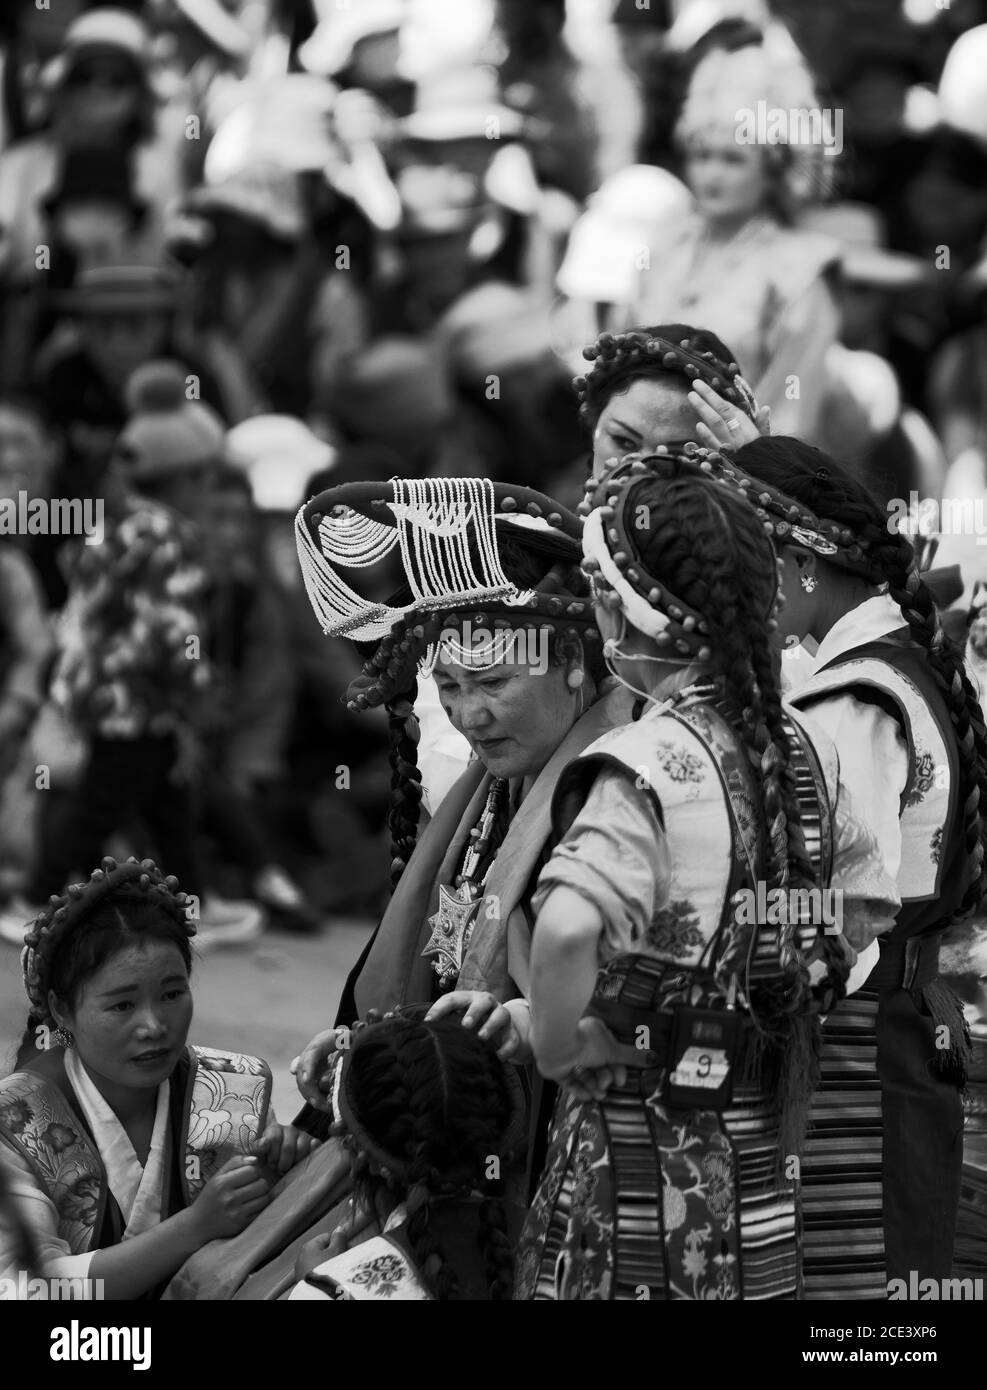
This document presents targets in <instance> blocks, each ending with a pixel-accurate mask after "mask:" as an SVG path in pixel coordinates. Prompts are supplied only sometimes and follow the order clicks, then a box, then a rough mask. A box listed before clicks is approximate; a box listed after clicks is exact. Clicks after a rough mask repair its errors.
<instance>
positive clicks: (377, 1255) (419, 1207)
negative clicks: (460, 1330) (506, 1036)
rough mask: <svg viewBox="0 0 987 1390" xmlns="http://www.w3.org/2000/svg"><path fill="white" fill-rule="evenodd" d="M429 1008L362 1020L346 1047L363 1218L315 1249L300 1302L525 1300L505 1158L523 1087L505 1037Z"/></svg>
mask: <svg viewBox="0 0 987 1390" xmlns="http://www.w3.org/2000/svg"><path fill="white" fill-rule="evenodd" d="M426 1010H427V1006H421V1007H418V1008H411V1009H409V1010H406V1011H405V1010H402V1011H401V1013H399V1014H398V1015H395V1016H391V1017H388V1018H386V1019H384V1020H383V1021H382V1022H379V1023H374V1024H371V1025H368V1026H366V1027H362V1028H360V1029H359V1030H358V1031H356V1032H355V1033H354V1034H353V1035H352V1036H353V1045H352V1046H351V1047H349V1048H347V1049H346V1050H342V1051H339V1052H337V1053H336V1055H335V1059H334V1062H333V1085H332V1110H333V1118H334V1121H335V1124H336V1127H337V1131H338V1132H340V1133H342V1134H344V1135H345V1139H344V1143H345V1144H346V1145H347V1146H348V1147H349V1148H350V1150H351V1151H352V1170H353V1178H354V1184H355V1187H354V1196H353V1198H352V1199H351V1203H350V1216H349V1219H348V1220H347V1221H346V1222H345V1223H343V1224H342V1225H341V1226H338V1227H337V1228H336V1229H335V1231H333V1233H332V1234H331V1235H329V1234H323V1235H320V1236H316V1237H315V1239H314V1240H312V1241H309V1242H308V1243H307V1244H306V1245H305V1246H304V1247H303V1248H302V1251H301V1253H300V1255H299V1257H298V1261H297V1264H296V1269H295V1272H296V1274H297V1276H298V1278H299V1281H300V1282H299V1283H297V1284H296V1285H295V1287H294V1288H293V1289H292V1291H291V1293H290V1294H289V1295H288V1297H289V1298H290V1299H318V1298H325V1299H385V1298H386V1299H395V1298H397V1299H417V1300H426V1299H470V1300H485V1299H504V1300H508V1299H510V1297H511V1284H512V1258H511V1250H512V1243H511V1241H510V1240H509V1237H508V1231H507V1216H506V1211H505V1206H504V1203H503V1201H502V1200H501V1196H500V1193H501V1189H502V1188H503V1183H502V1181H501V1164H502V1163H504V1162H506V1159H507V1156H508V1154H509V1153H510V1151H511V1150H512V1149H515V1148H517V1147H518V1146H520V1145H523V1143H524V1139H525V1102H524V1095H523V1092H522V1088H521V1083H520V1081H519V1080H518V1077H517V1073H516V1071H515V1070H514V1068H513V1067H510V1066H505V1065H504V1064H503V1063H501V1062H500V1061H498V1059H497V1056H496V1054H495V1052H494V1049H493V1046H492V1045H491V1044H489V1043H486V1042H483V1041H482V1040H481V1039H480V1038H479V1037H478V1036H477V1035H476V1034H475V1033H472V1032H470V1031H469V1030H467V1029H465V1028H462V1027H461V1026H460V1024H459V1020H458V1019H455V1018H439V1019H423V1017H422V1015H423V1014H425V1013H426ZM514 1234H516V1232H515V1233H514Z"/></svg>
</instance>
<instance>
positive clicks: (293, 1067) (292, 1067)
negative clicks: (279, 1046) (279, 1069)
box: [288, 1057, 302, 1076]
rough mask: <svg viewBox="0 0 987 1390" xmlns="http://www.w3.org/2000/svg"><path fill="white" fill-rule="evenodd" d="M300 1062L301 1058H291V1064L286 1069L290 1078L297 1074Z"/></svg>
mask: <svg viewBox="0 0 987 1390" xmlns="http://www.w3.org/2000/svg"><path fill="white" fill-rule="evenodd" d="M301 1060H302V1059H301V1057H292V1059H291V1064H290V1066H289V1067H288V1070H289V1071H290V1072H291V1074H292V1076H294V1075H295V1074H296V1073H297V1071H298V1067H299V1064H300V1063H301Z"/></svg>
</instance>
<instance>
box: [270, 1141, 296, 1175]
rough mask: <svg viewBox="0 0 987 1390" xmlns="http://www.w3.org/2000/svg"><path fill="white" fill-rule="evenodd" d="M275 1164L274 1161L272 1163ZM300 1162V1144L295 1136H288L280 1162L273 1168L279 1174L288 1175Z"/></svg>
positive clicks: (279, 1156)
mask: <svg viewBox="0 0 987 1390" xmlns="http://www.w3.org/2000/svg"><path fill="white" fill-rule="evenodd" d="M272 1162H273V1161H272ZM297 1162H298V1142H297V1140H296V1139H295V1136H294V1135H286V1136H285V1138H284V1140H283V1142H282V1144H281V1152H280V1154H279V1155H278V1161H277V1163H276V1164H274V1165H273V1166H274V1167H276V1168H277V1171H278V1172H279V1173H287V1172H288V1170H289V1169H290V1168H294V1166H295V1164H296V1163H297Z"/></svg>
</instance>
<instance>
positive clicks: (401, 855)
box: [385, 680, 422, 890]
mask: <svg viewBox="0 0 987 1390" xmlns="http://www.w3.org/2000/svg"><path fill="white" fill-rule="evenodd" d="M417 695H418V682H417V681H416V680H413V681H412V682H411V685H410V687H409V688H408V689H407V690H406V691H404V692H403V693H402V694H400V695H397V696H395V697H394V699H392V700H389V701H388V703H387V705H386V706H385V708H386V710H387V724H388V729H389V731H390V736H391V746H390V751H389V754H388V757H389V761H390V764H391V804H390V807H389V809H388V812H387V828H388V830H389V831H390V835H391V889H392V890H393V889H395V888H396V887H397V886H398V883H399V882H400V880H401V875H402V874H403V873H404V871H405V868H406V867H407V864H408V860H409V859H410V858H411V855H412V852H413V850H414V848H415V842H416V840H417V838H418V821H419V817H420V815H421V801H422V774H421V770H420V769H419V767H418V756H417V752H416V749H415V742H414V739H413V738H412V737H411V733H410V728H411V720H412V719H413V717H414V710H415V700H416V698H417Z"/></svg>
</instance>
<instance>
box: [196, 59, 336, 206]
mask: <svg viewBox="0 0 987 1390" xmlns="http://www.w3.org/2000/svg"><path fill="white" fill-rule="evenodd" d="M335 92H336V89H335V88H334V87H333V86H332V85H331V84H330V83H328V82H323V81H322V79H321V78H318V77H309V76H307V75H306V74H305V73H302V72H293V73H287V74H284V75H281V76H279V77H273V78H268V79H266V80H265V81H262V82H251V83H247V82H244V83H241V84H240V86H239V93H240V96H239V100H238V102H237V104H236V105H235V106H234V107H233V109H232V110H230V111H229V112H228V113H227V114H226V116H224V118H223V119H222V120H221V121H220V123H219V125H218V127H217V129H216V133H215V134H214V135H213V137H212V139H211V140H210V142H209V148H208V150H207V151H206V158H205V162H204V165H203V177H204V179H205V182H206V183H207V184H211V185H215V184H221V183H224V182H225V181H226V180H227V179H231V178H234V177H236V176H237V175H239V174H241V173H243V172H244V171H245V170H248V169H250V168H251V167H252V166H255V165H258V164H260V165H265V164H267V165H275V166H277V167H279V168H281V169H287V170H290V171H292V172H296V173H303V172H307V171H308V170H312V169H322V168H323V167H324V166H325V164H326V162H327V161H328V160H329V159H330V157H331V156H332V154H333V152H334V150H335V144H334V141H333V139H332V137H331V136H330V133H329V116H330V113H331V111H332V106H333V100H334V97H335Z"/></svg>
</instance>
